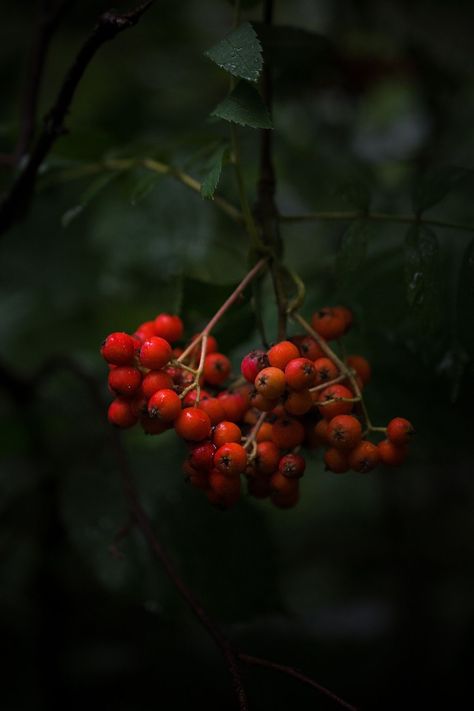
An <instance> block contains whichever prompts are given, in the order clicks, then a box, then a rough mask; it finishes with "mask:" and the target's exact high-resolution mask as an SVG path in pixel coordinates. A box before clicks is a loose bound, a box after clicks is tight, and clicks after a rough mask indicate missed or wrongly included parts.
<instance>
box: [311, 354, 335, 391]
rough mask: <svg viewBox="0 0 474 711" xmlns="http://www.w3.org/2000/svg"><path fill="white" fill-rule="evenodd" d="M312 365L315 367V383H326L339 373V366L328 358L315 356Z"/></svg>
mask: <svg viewBox="0 0 474 711" xmlns="http://www.w3.org/2000/svg"><path fill="white" fill-rule="evenodd" d="M314 367H315V369H316V378H315V381H314V384H315V385H322V384H323V383H327V382H328V381H329V380H334V378H337V376H338V375H339V368H338V367H337V366H336V365H335V364H334V363H333V362H332V360H331V359H330V358H317V360H315V361H314Z"/></svg>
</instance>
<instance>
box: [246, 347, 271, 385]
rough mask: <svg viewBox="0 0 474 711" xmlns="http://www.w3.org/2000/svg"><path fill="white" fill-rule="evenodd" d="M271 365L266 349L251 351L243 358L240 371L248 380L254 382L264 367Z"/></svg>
mask: <svg viewBox="0 0 474 711" xmlns="http://www.w3.org/2000/svg"><path fill="white" fill-rule="evenodd" d="M269 365H270V362H269V360H268V356H267V354H266V353H265V351H262V350H256V351H250V353H248V354H247V355H246V356H245V358H243V359H242V363H241V364H240V372H241V373H242V375H243V376H244V378H245V380H247V382H249V383H253V382H254V380H255V378H256V377H257V375H258V374H259V373H260V371H261V370H263V369H264V368H268V366H269Z"/></svg>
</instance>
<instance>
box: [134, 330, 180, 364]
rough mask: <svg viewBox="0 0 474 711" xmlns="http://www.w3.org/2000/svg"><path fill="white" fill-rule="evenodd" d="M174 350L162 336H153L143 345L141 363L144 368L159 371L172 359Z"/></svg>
mask: <svg viewBox="0 0 474 711" xmlns="http://www.w3.org/2000/svg"><path fill="white" fill-rule="evenodd" d="M171 356H172V350H171V346H170V344H169V343H168V341H165V339H164V338H160V336H152V337H151V338H149V339H148V340H147V341H145V342H144V343H142V347H141V348H140V363H141V364H142V365H143V367H144V368H150V369H151V370H159V369H160V368H163V366H164V365H166V364H167V363H168V361H169V360H170V359H171Z"/></svg>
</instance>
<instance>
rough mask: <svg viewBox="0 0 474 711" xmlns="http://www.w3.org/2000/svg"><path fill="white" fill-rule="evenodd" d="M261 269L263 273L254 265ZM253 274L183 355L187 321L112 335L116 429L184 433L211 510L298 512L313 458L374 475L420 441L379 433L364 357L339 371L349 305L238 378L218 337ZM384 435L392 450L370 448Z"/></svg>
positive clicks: (192, 478)
mask: <svg viewBox="0 0 474 711" xmlns="http://www.w3.org/2000/svg"><path fill="white" fill-rule="evenodd" d="M257 266H258V265H257ZM257 271H258V269H257V267H255V268H254V269H253V270H252V271H251V272H250V273H249V274H248V275H247V277H246V278H245V279H244V280H243V282H242V283H241V284H240V285H239V287H238V288H237V289H236V291H235V292H234V293H233V294H232V295H231V297H229V299H228V300H227V302H226V303H225V304H224V305H223V307H222V308H221V309H220V310H219V312H218V313H217V314H216V316H215V317H214V318H213V319H212V320H211V321H210V322H209V324H208V326H207V327H206V328H205V329H204V330H203V331H202V332H201V333H200V334H198V335H197V336H195V337H194V338H192V339H191V341H190V343H189V344H188V345H187V346H186V347H185V348H184V349H183V348H182V347H179V346H177V344H179V343H183V335H184V328H183V323H182V321H181V319H180V318H179V316H176V315H170V314H159V315H158V316H157V317H156V318H155V319H154V320H152V321H146V322H145V323H142V324H141V325H140V326H139V327H138V328H137V330H136V331H135V333H134V334H132V335H128V334H126V333H112V334H110V335H109V336H108V337H107V338H106V339H105V341H104V343H103V345H102V348H101V353H102V356H103V357H104V359H105V360H106V361H107V363H108V365H109V377H108V383H109V388H110V390H111V391H112V392H113V393H114V394H115V395H116V398H115V399H114V400H113V401H112V403H111V404H110V407H109V411H108V419H109V422H110V423H111V424H113V425H116V426H117V427H121V428H128V427H133V426H134V425H136V424H139V425H140V426H141V427H142V429H143V430H144V432H145V433H146V434H150V435H158V434H161V433H162V432H165V431H167V430H169V429H173V428H174V430H175V432H176V434H177V435H178V436H179V437H181V438H182V439H183V440H184V441H185V442H186V443H187V447H188V454H187V457H186V459H185V461H184V465H183V469H184V472H185V475H186V478H187V481H189V483H190V484H191V485H193V486H195V487H197V488H199V489H202V490H203V491H205V492H206V495H207V497H208V499H209V501H210V502H211V503H212V504H215V505H216V506H218V507H220V508H229V507H231V506H232V505H233V504H235V503H236V502H237V501H238V499H239V498H240V494H241V484H242V477H244V480H246V482H247V491H248V493H249V494H250V495H252V496H254V497H257V498H270V499H271V501H272V502H273V503H274V504H275V505H276V506H278V507H281V508H289V507H292V506H294V505H295V504H296V503H297V501H298V499H299V488H300V479H301V477H302V476H303V474H304V471H305V459H304V456H303V455H302V453H301V452H302V451H303V450H304V448H307V449H313V448H315V447H319V446H321V447H323V448H324V450H325V451H324V462H325V465H326V469H328V470H330V471H332V472H334V473H337V474H342V473H344V472H347V471H349V470H353V471H355V472H360V473H366V472H369V471H371V470H372V469H374V468H375V467H376V466H377V464H379V463H382V464H386V465H388V466H398V465H400V464H401V463H402V462H403V460H404V459H405V456H406V450H407V444H408V441H409V439H410V437H411V435H412V434H413V432H414V430H413V427H412V425H411V424H410V422H409V421H408V420H406V419H404V418H401V417H396V418H394V419H392V420H391V421H390V422H389V423H388V425H387V427H374V426H373V425H372V423H371V421H370V418H369V415H368V412H367V408H366V406H365V403H364V400H363V396H362V390H363V389H364V387H365V386H366V385H367V383H368V382H369V380H370V375H371V368H370V364H369V363H368V361H367V360H366V359H365V358H364V357H363V356H360V355H349V356H348V357H347V358H345V359H344V360H342V359H341V358H339V356H338V355H337V354H336V353H335V351H334V350H333V349H332V348H331V347H330V345H329V342H330V341H332V340H334V339H340V338H342V337H343V336H344V335H345V334H346V333H347V331H348V330H349V329H350V327H351V324H352V313H351V311H350V310H349V309H348V308H346V307H343V306H336V307H332V308H324V309H321V310H320V311H318V312H316V313H315V314H313V316H312V319H311V324H309V323H307V322H306V321H305V320H304V319H303V318H302V317H301V316H300V315H299V314H293V315H292V316H293V319H294V320H295V321H296V322H297V323H298V324H299V325H300V326H301V327H302V328H303V329H304V331H305V333H302V334H298V335H295V336H293V337H290V338H289V339H288V340H282V341H279V342H278V343H276V344H274V345H272V346H271V347H270V348H269V349H268V350H261V349H257V350H253V351H251V352H250V353H249V354H248V355H246V356H245V357H244V358H243V360H242V363H241V368H240V370H241V377H238V378H234V379H232V377H231V362H230V360H229V358H228V357H227V356H226V355H225V354H223V353H221V352H220V351H219V346H218V343H217V341H216V339H215V338H214V337H213V336H212V335H211V333H210V331H211V329H212V328H213V326H214V325H215V323H217V321H218V320H219V319H220V318H221V317H222V315H223V314H224V313H225V312H226V311H227V309H228V308H229V307H230V306H231V305H232V303H233V302H234V301H235V300H236V298H237V296H238V295H239V294H240V293H241V292H242V291H243V289H244V287H245V286H246V284H247V283H248V281H250V279H251V278H252V277H253V276H254V275H255V274H256V273H257ZM378 432H383V433H384V434H385V435H386V439H384V440H383V441H380V442H378V443H375V442H373V441H371V439H370V437H371V436H372V435H373V434H374V433H378Z"/></svg>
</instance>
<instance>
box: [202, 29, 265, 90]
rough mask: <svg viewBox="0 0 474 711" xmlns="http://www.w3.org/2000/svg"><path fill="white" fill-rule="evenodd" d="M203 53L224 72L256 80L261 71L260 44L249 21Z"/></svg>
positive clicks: (248, 79)
mask: <svg viewBox="0 0 474 711" xmlns="http://www.w3.org/2000/svg"><path fill="white" fill-rule="evenodd" d="M205 54H206V57H209V59H211V60H212V61H213V62H215V64H217V65H218V66H219V67H221V68H222V69H225V70H226V72H229V73H230V74H232V75H233V76H236V77H241V78H242V79H247V81H253V82H255V81H257V80H258V78H259V76H260V72H261V71H262V66H263V59H262V46H261V44H260V41H259V39H258V37H257V34H256V32H255V30H254V29H253V27H252V25H251V24H250V23H249V22H244V23H242V24H241V25H240V26H239V27H237V29H235V30H234V31H233V32H231V33H230V34H229V35H227V37H224V39H223V40H221V41H220V42H218V43H217V44H216V45H214V47H211V49H209V50H208V51H207V52H205Z"/></svg>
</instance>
